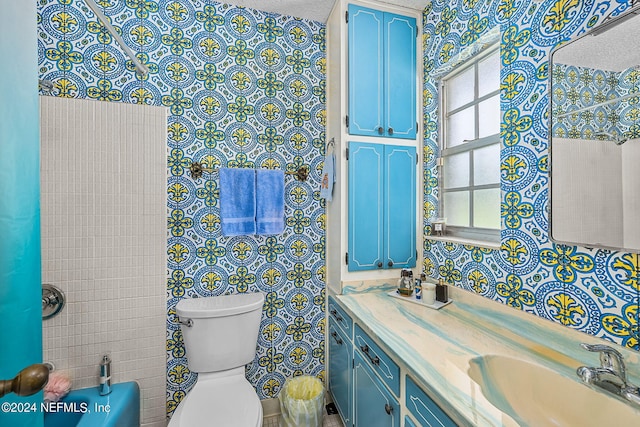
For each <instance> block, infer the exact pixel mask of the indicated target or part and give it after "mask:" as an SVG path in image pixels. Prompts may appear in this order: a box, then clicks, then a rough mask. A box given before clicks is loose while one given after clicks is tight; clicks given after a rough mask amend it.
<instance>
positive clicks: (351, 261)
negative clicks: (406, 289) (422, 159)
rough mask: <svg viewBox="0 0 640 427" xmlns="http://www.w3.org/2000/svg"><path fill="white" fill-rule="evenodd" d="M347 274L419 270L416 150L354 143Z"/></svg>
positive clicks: (350, 169)
mask: <svg viewBox="0 0 640 427" xmlns="http://www.w3.org/2000/svg"><path fill="white" fill-rule="evenodd" d="M348 156H349V158H348V162H349V165H348V170H349V172H348V181H349V183H348V186H349V191H348V194H349V197H348V199H349V202H348V203H349V204H348V233H349V235H348V252H347V257H348V267H349V271H358V270H377V269H389V268H412V267H415V265H416V255H417V254H416V162H417V157H416V149H415V147H409V146H397V145H384V144H376V143H364V142H350V143H349V154H348Z"/></svg>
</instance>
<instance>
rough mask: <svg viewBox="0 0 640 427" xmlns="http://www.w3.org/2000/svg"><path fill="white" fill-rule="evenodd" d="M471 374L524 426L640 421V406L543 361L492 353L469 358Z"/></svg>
mask: <svg viewBox="0 0 640 427" xmlns="http://www.w3.org/2000/svg"><path fill="white" fill-rule="evenodd" d="M468 374H469V377H471V379H472V380H473V381H474V382H475V383H476V384H478V385H479V386H480V389H481V390H482V394H483V395H484V397H486V399H487V400H488V401H489V402H491V404H492V405H494V406H495V407H496V408H498V409H500V410H501V411H502V412H504V413H506V414H508V415H509V416H510V417H511V418H513V419H514V420H515V421H516V422H518V424H520V425H521V426H531V427H544V426H566V427H578V426H579V427H586V426H594V427H595V426H598V427H603V426H606V427H609V426H611V427H613V426H615V427H618V426H638V425H640V409H637V408H634V407H633V406H631V405H632V404H631V403H629V404H627V403H626V402H623V401H621V400H618V399H617V398H615V397H611V396H609V395H607V394H605V393H604V392H600V391H597V390H594V389H593V388H591V387H589V386H587V385H586V384H583V383H582V382H580V380H579V379H578V377H577V376H576V379H575V380H574V379H572V378H567V377H565V376H563V375H561V374H560V373H557V372H554V371H552V370H550V369H548V368H545V367H544V366H540V365H536V364H533V363H529V362H527V361H524V360H519V359H514V358H511V357H506V356H499V355H488V356H483V357H476V358H474V359H472V360H471V361H470V362H469V371H468Z"/></svg>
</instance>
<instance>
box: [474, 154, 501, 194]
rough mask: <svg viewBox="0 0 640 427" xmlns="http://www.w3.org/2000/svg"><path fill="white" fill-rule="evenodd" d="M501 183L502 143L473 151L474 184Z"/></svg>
mask: <svg viewBox="0 0 640 427" xmlns="http://www.w3.org/2000/svg"><path fill="white" fill-rule="evenodd" d="M499 183H500V144H495V145H490V146H488V147H483V148H479V149H477V150H474V151H473V184H474V185H485V184H499Z"/></svg>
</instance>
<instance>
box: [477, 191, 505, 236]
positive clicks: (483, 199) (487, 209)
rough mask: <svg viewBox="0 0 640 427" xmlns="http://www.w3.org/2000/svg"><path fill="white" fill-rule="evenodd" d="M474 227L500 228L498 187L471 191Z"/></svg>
mask: <svg viewBox="0 0 640 427" xmlns="http://www.w3.org/2000/svg"><path fill="white" fill-rule="evenodd" d="M473 225H474V227H482V228H493V229H496V230H499V229H500V189H499V188H490V189H487V190H476V191H474V192H473Z"/></svg>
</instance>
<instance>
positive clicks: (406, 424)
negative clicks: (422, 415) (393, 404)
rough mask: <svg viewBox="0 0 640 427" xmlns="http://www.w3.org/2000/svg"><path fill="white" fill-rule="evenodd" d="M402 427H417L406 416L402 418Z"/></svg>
mask: <svg viewBox="0 0 640 427" xmlns="http://www.w3.org/2000/svg"><path fill="white" fill-rule="evenodd" d="M404 427H418V426H417V425H416V424H415V423H414V422H413V421H411V418H409V416H408V415H405V416H404Z"/></svg>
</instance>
